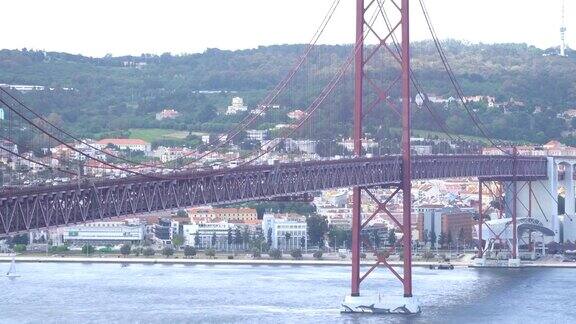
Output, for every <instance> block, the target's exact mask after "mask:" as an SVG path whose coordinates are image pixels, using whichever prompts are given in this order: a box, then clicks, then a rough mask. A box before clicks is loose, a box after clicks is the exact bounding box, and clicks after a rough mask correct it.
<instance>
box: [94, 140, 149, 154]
mask: <svg viewBox="0 0 576 324" xmlns="http://www.w3.org/2000/svg"><path fill="white" fill-rule="evenodd" d="M96 145H97V146H99V148H100V149H103V148H105V147H107V146H108V145H114V146H116V147H118V148H119V149H121V150H131V151H141V152H144V153H148V152H150V151H151V150H152V146H151V145H150V143H148V142H146V141H144V140H141V139H138V138H105V139H101V140H99V141H98V142H96Z"/></svg>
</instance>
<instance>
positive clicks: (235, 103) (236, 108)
mask: <svg viewBox="0 0 576 324" xmlns="http://www.w3.org/2000/svg"><path fill="white" fill-rule="evenodd" d="M247 110H248V107H247V106H246V105H244V99H242V98H240V97H234V98H232V104H231V105H230V106H228V109H227V110H226V115H236V114H237V113H239V112H244V111H247Z"/></svg>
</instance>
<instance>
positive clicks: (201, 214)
mask: <svg viewBox="0 0 576 324" xmlns="http://www.w3.org/2000/svg"><path fill="white" fill-rule="evenodd" d="M188 216H189V217H190V220H191V221H195V220H200V219H210V220H226V221H232V222H234V221H240V222H244V221H255V220H258V214H257V213H256V209H254V208H212V207H198V208H191V209H189V210H188Z"/></svg>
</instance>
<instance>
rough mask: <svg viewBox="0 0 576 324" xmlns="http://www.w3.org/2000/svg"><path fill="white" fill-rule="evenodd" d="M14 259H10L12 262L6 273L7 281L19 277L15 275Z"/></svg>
mask: <svg viewBox="0 0 576 324" xmlns="http://www.w3.org/2000/svg"><path fill="white" fill-rule="evenodd" d="M15 272H16V259H15V258H14V257H12V262H10V268H9V269H8V272H6V275H5V276H6V278H8V279H16V278H18V277H20V275H19V274H16V273H15Z"/></svg>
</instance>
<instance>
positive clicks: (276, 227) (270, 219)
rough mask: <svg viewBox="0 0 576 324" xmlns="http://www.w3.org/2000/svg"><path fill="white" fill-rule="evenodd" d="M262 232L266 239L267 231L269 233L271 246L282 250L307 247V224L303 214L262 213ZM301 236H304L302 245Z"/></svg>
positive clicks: (305, 248)
mask: <svg viewBox="0 0 576 324" xmlns="http://www.w3.org/2000/svg"><path fill="white" fill-rule="evenodd" d="M262 233H263V234H264V237H266V239H268V233H270V234H271V235H270V236H271V239H272V242H269V243H271V244H270V246H271V247H272V248H275V249H281V250H284V251H291V250H295V249H302V250H307V249H308V225H307V224H306V218H305V217H303V216H289V215H275V214H264V218H263V220H262ZM287 233H288V235H286V234H287ZM302 238H304V246H302Z"/></svg>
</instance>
